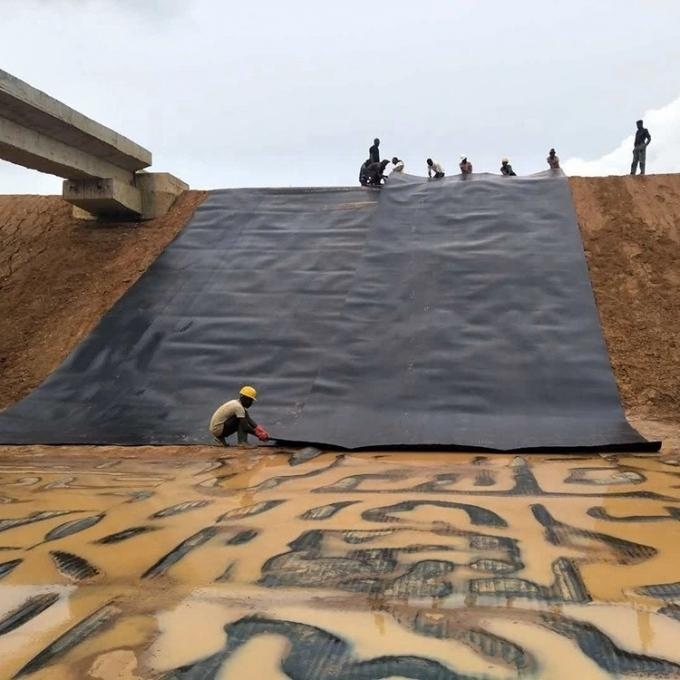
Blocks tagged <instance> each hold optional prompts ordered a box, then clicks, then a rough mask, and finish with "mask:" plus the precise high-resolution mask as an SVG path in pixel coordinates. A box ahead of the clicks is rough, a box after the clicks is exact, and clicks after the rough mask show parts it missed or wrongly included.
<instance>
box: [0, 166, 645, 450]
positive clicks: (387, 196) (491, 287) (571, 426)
mask: <svg viewBox="0 0 680 680" xmlns="http://www.w3.org/2000/svg"><path fill="white" fill-rule="evenodd" d="M246 383H247V384H253V385H255V386H256V387H257V388H258V390H259V393H260V399H259V401H258V402H257V404H256V406H255V407H254V408H253V409H252V412H251V415H252V416H253V418H254V419H255V420H256V421H257V422H261V423H262V424H263V425H264V426H265V427H266V428H267V429H268V430H269V432H270V434H271V435H272V436H273V437H275V438H276V439H277V440H279V441H280V442H284V443H290V444H316V445H322V446H337V447H341V448H348V449H356V448H367V447H386V448H387V447H410V448H418V447H422V448H426V447H443V448H474V449H490V450H527V449H554V450H572V451H573V450H574V449H580V448H591V447H600V448H609V449H616V448H628V449H631V448H637V449H655V448H658V443H655V442H647V441H646V440H644V439H643V438H642V437H641V436H640V435H639V434H638V433H637V432H636V431H635V430H634V429H633V428H631V427H630V426H629V425H628V423H627V422H626V420H625V418H624V415H623V411H622V408H621V405H620V402H619V396H618V392H617V388H616V384H615V381H614V377H613V374H612V370H611V367H610V364H609V359H608V355H607V351H606V348H605V345H604V342H603V338H602V334H601V331H600V326H599V321H598V316H597V311H596V308H595V302H594V299H593V294H592V291H591V287H590V281H589V276H588V271H587V267H586V262H585V257H584V253H583V247H582V243H581V239H580V234H579V229H578V224H577V222H576V215H575V211H574V207H573V204H572V200H571V194H570V190H569V185H568V182H567V180H566V179H565V178H564V177H563V176H562V175H561V174H551V173H541V174H540V175H537V176H533V177H523V178H519V177H516V178H502V177H498V176H492V175H474V176H472V178H471V179H466V180H461V179H460V177H458V176H456V177H450V178H445V179H443V180H439V181H427V180H425V179H421V178H416V177H412V176H408V175H403V176H394V177H391V178H390V180H389V183H388V184H387V185H386V186H385V187H384V188H383V189H382V190H380V191H377V190H372V189H365V188H359V187H358V188H352V189H347V188H345V189H343V188H335V189H288V190H275V189H238V190H220V191H214V192H211V193H210V196H209V198H208V199H207V200H206V201H205V202H204V203H203V204H202V205H201V206H200V207H199V208H198V210H197V211H196V213H195V215H194V217H193V218H192V220H191V221H190V223H189V224H188V225H187V226H186V227H185V228H184V230H183V231H182V232H181V234H180V235H179V236H178V237H177V238H176V239H175V240H174V241H173V242H172V243H171V244H170V245H169V246H168V248H167V249H166V250H165V252H164V253H163V254H162V255H161V256H160V257H159V258H158V259H157V261H156V262H155V263H154V264H153V265H152V266H151V267H150V268H149V270H148V271H147V272H146V273H145V274H144V275H143V276H142V277H141V278H140V280H139V281H138V282H137V283H136V284H135V285H134V286H133V287H132V288H131V289H130V290H129V291H128V292H127V293H126V295H124V296H123V298H121V299H120V300H119V301H118V303H116V305H115V306H114V307H113V308H112V309H111V310H110V312H108V313H107V314H106V315H105V316H104V318H103V319H102V320H101V322H100V324H99V325H98V326H97V327H96V328H95V330H94V331H93V332H92V333H91V334H90V336H89V337H88V338H86V339H85V340H84V341H83V342H82V343H81V344H80V345H79V346H78V347H77V348H76V349H75V350H74V351H73V352H72V353H71V355H70V356H69V357H68V358H67V359H66V361H65V362H64V363H63V365H62V366H61V367H60V368H59V369H58V370H56V371H55V372H54V373H53V374H52V375H51V376H49V378H48V379H47V380H46V381H45V382H44V383H43V384H42V385H41V386H40V387H39V388H37V389H36V390H35V391H34V392H33V393H32V394H30V395H29V396H28V397H26V398H25V399H24V400H23V401H21V402H19V403H18V404H16V405H14V406H13V407H11V408H9V409H7V411H5V412H4V413H2V414H0V443H14V444H26V443H46V444H66V443H73V444H77V443H87V444H129V445H142V444H200V443H209V442H211V441H212V438H211V436H210V434H209V432H208V429H207V425H208V420H209V418H210V415H211V413H212V412H213V410H214V409H215V408H216V407H217V406H218V405H219V404H221V403H223V402H224V401H226V400H227V399H230V398H233V396H234V395H235V394H236V392H237V391H238V388H239V387H240V386H241V385H242V384H246Z"/></svg>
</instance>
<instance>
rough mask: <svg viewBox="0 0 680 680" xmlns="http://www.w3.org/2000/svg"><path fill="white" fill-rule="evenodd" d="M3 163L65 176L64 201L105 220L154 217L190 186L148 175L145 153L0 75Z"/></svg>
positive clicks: (160, 175) (165, 175) (171, 178)
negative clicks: (4, 161)
mask: <svg viewBox="0 0 680 680" xmlns="http://www.w3.org/2000/svg"><path fill="white" fill-rule="evenodd" d="M0 158H2V159H4V160H7V161H10V162H12V163H17V164H19V165H23V166H25V167H27V168H32V169H34V170H39V171H40V172H46V173H49V174H52V175H57V176H58V177H63V178H64V179H65V181H64V185H63V196H64V199H65V200H66V201H68V202H69V203H72V204H73V205H74V206H76V207H77V208H79V209H82V210H85V211H87V212H88V213H90V214H92V215H96V216H101V217H107V218H124V219H150V218H152V217H158V216H159V215H162V214H164V213H165V212H166V211H167V210H168V208H169V207H170V206H171V205H172V203H173V201H174V200H175V198H176V197H177V196H178V195H179V194H180V193H182V192H183V191H186V190H187V189H188V188H189V186H188V185H187V184H186V183H184V182H182V181H181V180H180V179H178V178H176V177H174V176H173V175H170V174H169V173H151V172H147V171H146V170H145V169H146V168H148V167H149V166H150V165H151V152H150V151H148V150H147V149H145V148H143V147H141V146H139V145H138V144H136V143H135V142H133V141H131V140H130V139H127V138H126V137H123V136H122V135H119V134H118V133H117V132H114V131H113V130H111V129H109V128H107V127H105V126H104V125H101V124H100V123H97V122H96V121H94V120H92V119H91V118H87V117H86V116H84V115H83V114H81V113H79V112H78V111H75V110H74V109H72V108H70V107H68V106H66V105H65V104H63V103H62V102H60V101H58V100H56V99H54V98H52V97H50V96H49V95H47V94H45V93H44V92H41V91H40V90H37V89H35V88H34V87H31V86H30V85H28V84H27V83H25V82H23V81H22V80H19V79H18V78H15V77H14V76H12V75H10V74H9V73H7V72H5V71H2V70H0Z"/></svg>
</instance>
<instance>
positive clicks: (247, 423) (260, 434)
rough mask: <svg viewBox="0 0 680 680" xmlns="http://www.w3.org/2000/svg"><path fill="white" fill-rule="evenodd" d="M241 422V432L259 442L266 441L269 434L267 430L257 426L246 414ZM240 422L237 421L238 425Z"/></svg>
mask: <svg viewBox="0 0 680 680" xmlns="http://www.w3.org/2000/svg"><path fill="white" fill-rule="evenodd" d="M242 420H243V431H244V432H247V433H248V434H254V435H255V436H256V437H257V438H258V439H259V440H260V441H263V442H266V441H267V439H269V433H268V432H267V430H265V429H264V427H262V425H258V424H257V423H256V422H255V421H254V420H253V419H252V418H251V417H250V416H249V415H248V414H247V413H246V417H245V418H243V419H242ZM240 423H241V421H240V420H239V425H240Z"/></svg>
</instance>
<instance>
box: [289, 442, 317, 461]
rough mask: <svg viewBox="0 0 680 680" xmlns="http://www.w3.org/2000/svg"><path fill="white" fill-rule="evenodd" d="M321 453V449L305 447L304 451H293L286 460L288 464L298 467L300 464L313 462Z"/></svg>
mask: <svg viewBox="0 0 680 680" xmlns="http://www.w3.org/2000/svg"><path fill="white" fill-rule="evenodd" d="M322 453H323V452H322V451H321V449H317V448H315V447H313V446H306V447H305V448H304V449H300V450H299V451H294V452H293V453H292V454H291V456H290V458H289V460H288V464H289V465H300V464H301V463H306V462H307V461H308V460H313V459H314V458H316V457H317V456H320V455H321V454H322Z"/></svg>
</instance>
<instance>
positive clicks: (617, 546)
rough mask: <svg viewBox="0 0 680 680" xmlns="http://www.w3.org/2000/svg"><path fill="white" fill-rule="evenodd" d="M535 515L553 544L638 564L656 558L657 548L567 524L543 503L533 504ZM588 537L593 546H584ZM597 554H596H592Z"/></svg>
mask: <svg viewBox="0 0 680 680" xmlns="http://www.w3.org/2000/svg"><path fill="white" fill-rule="evenodd" d="M531 510H532V512H533V513H534V517H535V518H536V519H537V520H538V522H539V523H540V524H542V525H543V526H544V527H545V538H546V540H547V541H548V542H549V543H552V545H557V546H561V547H567V548H574V549H576V550H581V551H584V552H586V551H587V553H586V554H587V555H589V557H588V559H595V558H596V557H597V558H598V559H606V554H607V553H609V555H610V557H609V559H611V560H612V561H615V562H617V563H619V564H636V563H638V562H643V561H644V560H648V559H649V558H650V557H654V555H656V553H657V551H656V550H655V549H654V548H652V547H651V546H649V545H643V544H641V543H633V542H632V541H626V540H624V539H622V538H616V537H615V536H609V535H608V534H601V533H598V532H595V531H587V530H586V529H579V528H578V527H572V526H570V525H568V524H564V523H562V522H558V521H557V520H556V519H554V518H553V516H552V515H551V514H550V513H549V512H548V510H547V509H546V508H545V506H543V505H532V506H531ZM584 538H586V539H589V542H590V544H591V548H590V549H587V548H586V547H585V546H584V542H583V540H582V539H584ZM593 552H594V553H595V555H593V554H592V553H593Z"/></svg>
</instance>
